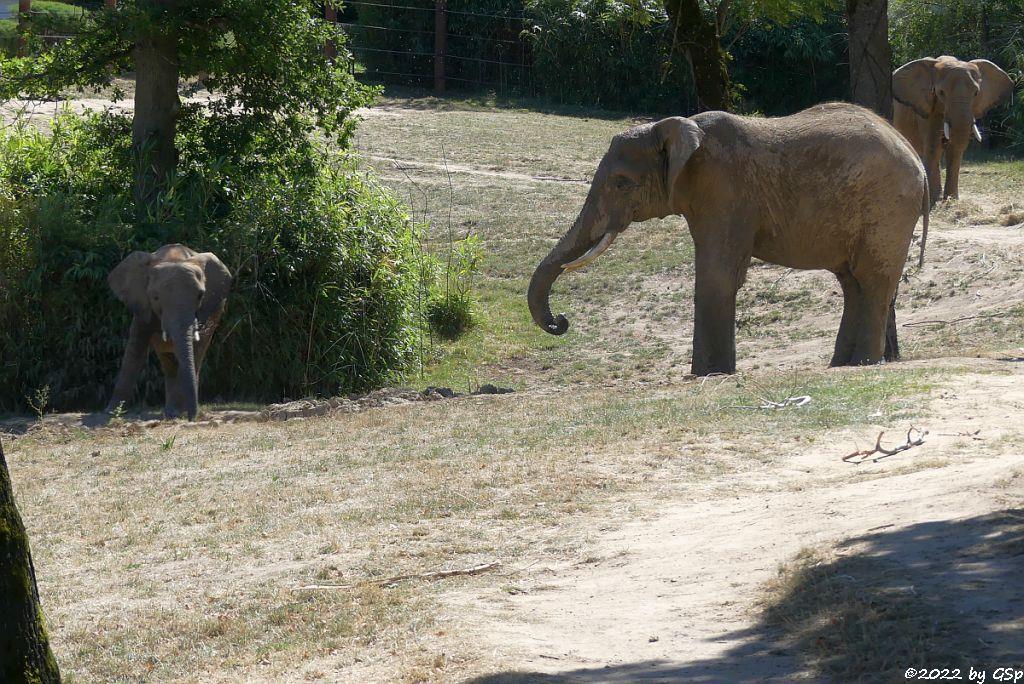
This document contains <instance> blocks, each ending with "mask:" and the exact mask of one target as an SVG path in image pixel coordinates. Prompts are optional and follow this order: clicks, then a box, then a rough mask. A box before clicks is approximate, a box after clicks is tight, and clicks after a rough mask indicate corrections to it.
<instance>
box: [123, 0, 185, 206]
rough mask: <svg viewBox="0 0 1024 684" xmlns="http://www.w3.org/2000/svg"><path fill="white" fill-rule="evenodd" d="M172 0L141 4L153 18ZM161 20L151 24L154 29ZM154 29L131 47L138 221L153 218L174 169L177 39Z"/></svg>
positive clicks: (173, 0)
mask: <svg viewBox="0 0 1024 684" xmlns="http://www.w3.org/2000/svg"><path fill="white" fill-rule="evenodd" d="M176 2H177V0H142V1H141V2H140V3H139V4H140V5H141V6H143V7H148V9H150V11H151V12H153V13H154V15H155V16H159V14H160V13H161V12H163V11H165V10H166V9H169V8H171V7H172V6H174V5H175V4H176ZM161 23H162V22H160V21H155V22H154V25H155V26H157V27H159V26H160V25H161ZM158 31H159V28H157V29H156V30H154V31H153V32H152V33H150V34H149V35H145V36H141V37H140V38H139V40H138V41H137V42H136V44H135V52H134V60H135V118H134V121H133V124H132V149H133V150H134V153H135V160H136V170H135V202H136V207H137V210H138V211H139V214H140V217H141V218H145V217H146V215H147V213H148V214H152V213H153V210H154V209H155V201H156V198H157V196H158V193H159V191H160V188H161V186H162V185H163V182H164V180H165V179H166V178H167V176H168V174H170V173H171V172H173V171H174V170H175V169H176V168H177V166H178V151H177V149H176V148H175V146H174V136H175V133H176V131H177V123H178V113H179V111H180V110H181V101H180V100H179V99H178V76H179V68H178V38H177V35H175V34H174V33H173V32H170V33H167V32H165V33H160V32H158Z"/></svg>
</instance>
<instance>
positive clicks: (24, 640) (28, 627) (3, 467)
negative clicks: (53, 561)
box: [0, 443, 60, 684]
mask: <svg viewBox="0 0 1024 684" xmlns="http://www.w3.org/2000/svg"><path fill="white" fill-rule="evenodd" d="M0 681H2V682H7V683H9V684H28V683H29V682H33V683H37V684H51V683H57V684H59V682H60V671H59V670H58V669H57V660H56V659H55V658H54V657H53V652H52V651H51V650H50V642H49V639H48V638H47V636H46V623H45V621H44V619H43V611H42V609H41V608H40V607H39V590H38V589H37V587H36V573H35V568H33V567H32V554H31V552H30V551H29V546H28V535H27V534H26V533H25V526H24V525H23V524H22V522H21V516H20V515H19V514H18V508H17V506H15V505H14V492H13V489H12V487H11V474H10V472H8V470H7V461H6V460H5V459H4V448H3V444H2V443H0Z"/></svg>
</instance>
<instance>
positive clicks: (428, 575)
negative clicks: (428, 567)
mask: <svg viewBox="0 0 1024 684" xmlns="http://www.w3.org/2000/svg"><path fill="white" fill-rule="evenodd" d="M500 565H501V563H499V562H498V561H494V562H493V563H484V564H483V565H476V566H473V567H472V568H464V569H462V570H437V571H435V572H424V573H420V574H413V575H397V576H395V577H388V578H386V579H378V580H368V581H366V582H356V583H355V584H307V585H305V586H302V587H299V591H314V590H317V589H355V588H356V587H386V586H388V585H391V584H397V583H398V582H405V581H407V580H428V581H429V580H438V579H447V578H448V577H466V576H469V575H479V574H480V573H483V572H487V571H489V570H494V569H495V568H497V567H498V566H500Z"/></svg>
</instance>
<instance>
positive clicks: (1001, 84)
mask: <svg viewBox="0 0 1024 684" xmlns="http://www.w3.org/2000/svg"><path fill="white" fill-rule="evenodd" d="M1012 90H1013V81H1012V80H1010V77H1009V76H1008V75H1007V74H1006V72H1005V71H1003V70H1002V69H1000V68H999V67H998V66H996V65H995V64H993V63H992V62H990V61H988V60H987V59H975V60H972V61H970V62H964V61H961V60H959V59H956V58H955V57H949V56H943V57H939V58H937V59H936V58H933V57H925V58H924V59H917V60H914V61H913V62H909V63H907V64H904V65H903V66H901V67H900V68H899V69H897V70H896V71H895V72H894V73H893V81H892V91H893V97H894V98H895V99H896V100H897V101H898V102H900V103H901V104H904V105H906V106H907V107H910V108H911V109H913V110H914V112H915V113H916V114H917V115H918V116H920V117H922V118H924V119H933V118H934V119H938V118H939V117H941V120H942V127H943V132H944V134H945V137H946V139H947V140H948V141H949V145H948V147H947V148H946V161H947V172H946V187H945V193H944V194H945V196H946V197H957V196H958V194H959V193H958V190H959V182H958V181H959V173H960V163H961V161H962V159H963V155H964V151H965V150H966V149H967V145H968V144H969V143H970V141H971V137H974V138H976V139H977V140H979V141H980V140H981V132H980V131H979V129H978V126H977V123H976V120H977V119H980V118H981V117H982V116H984V115H985V113H986V112H987V111H988V110H989V109H991V108H992V107H993V106H995V105H996V104H997V103H998V102H999V101H1000V100H1001V99H1003V98H1004V97H1006V96H1007V95H1008V94H1009V93H1010V92H1011V91H1012ZM935 125H936V126H937V125H938V123H936V124H935ZM926 161H927V160H926ZM935 163H936V165H937V163H938V162H935ZM937 190H938V189H937V188H934V189H933V193H937Z"/></svg>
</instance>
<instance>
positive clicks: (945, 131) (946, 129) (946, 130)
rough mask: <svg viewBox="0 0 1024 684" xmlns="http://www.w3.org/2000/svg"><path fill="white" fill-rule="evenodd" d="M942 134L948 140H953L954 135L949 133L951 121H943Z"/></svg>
mask: <svg viewBox="0 0 1024 684" xmlns="http://www.w3.org/2000/svg"><path fill="white" fill-rule="evenodd" d="M942 134H943V135H944V136H946V140H952V139H953V137H952V136H951V135H950V134H949V122H948V121H944V122H942Z"/></svg>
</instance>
